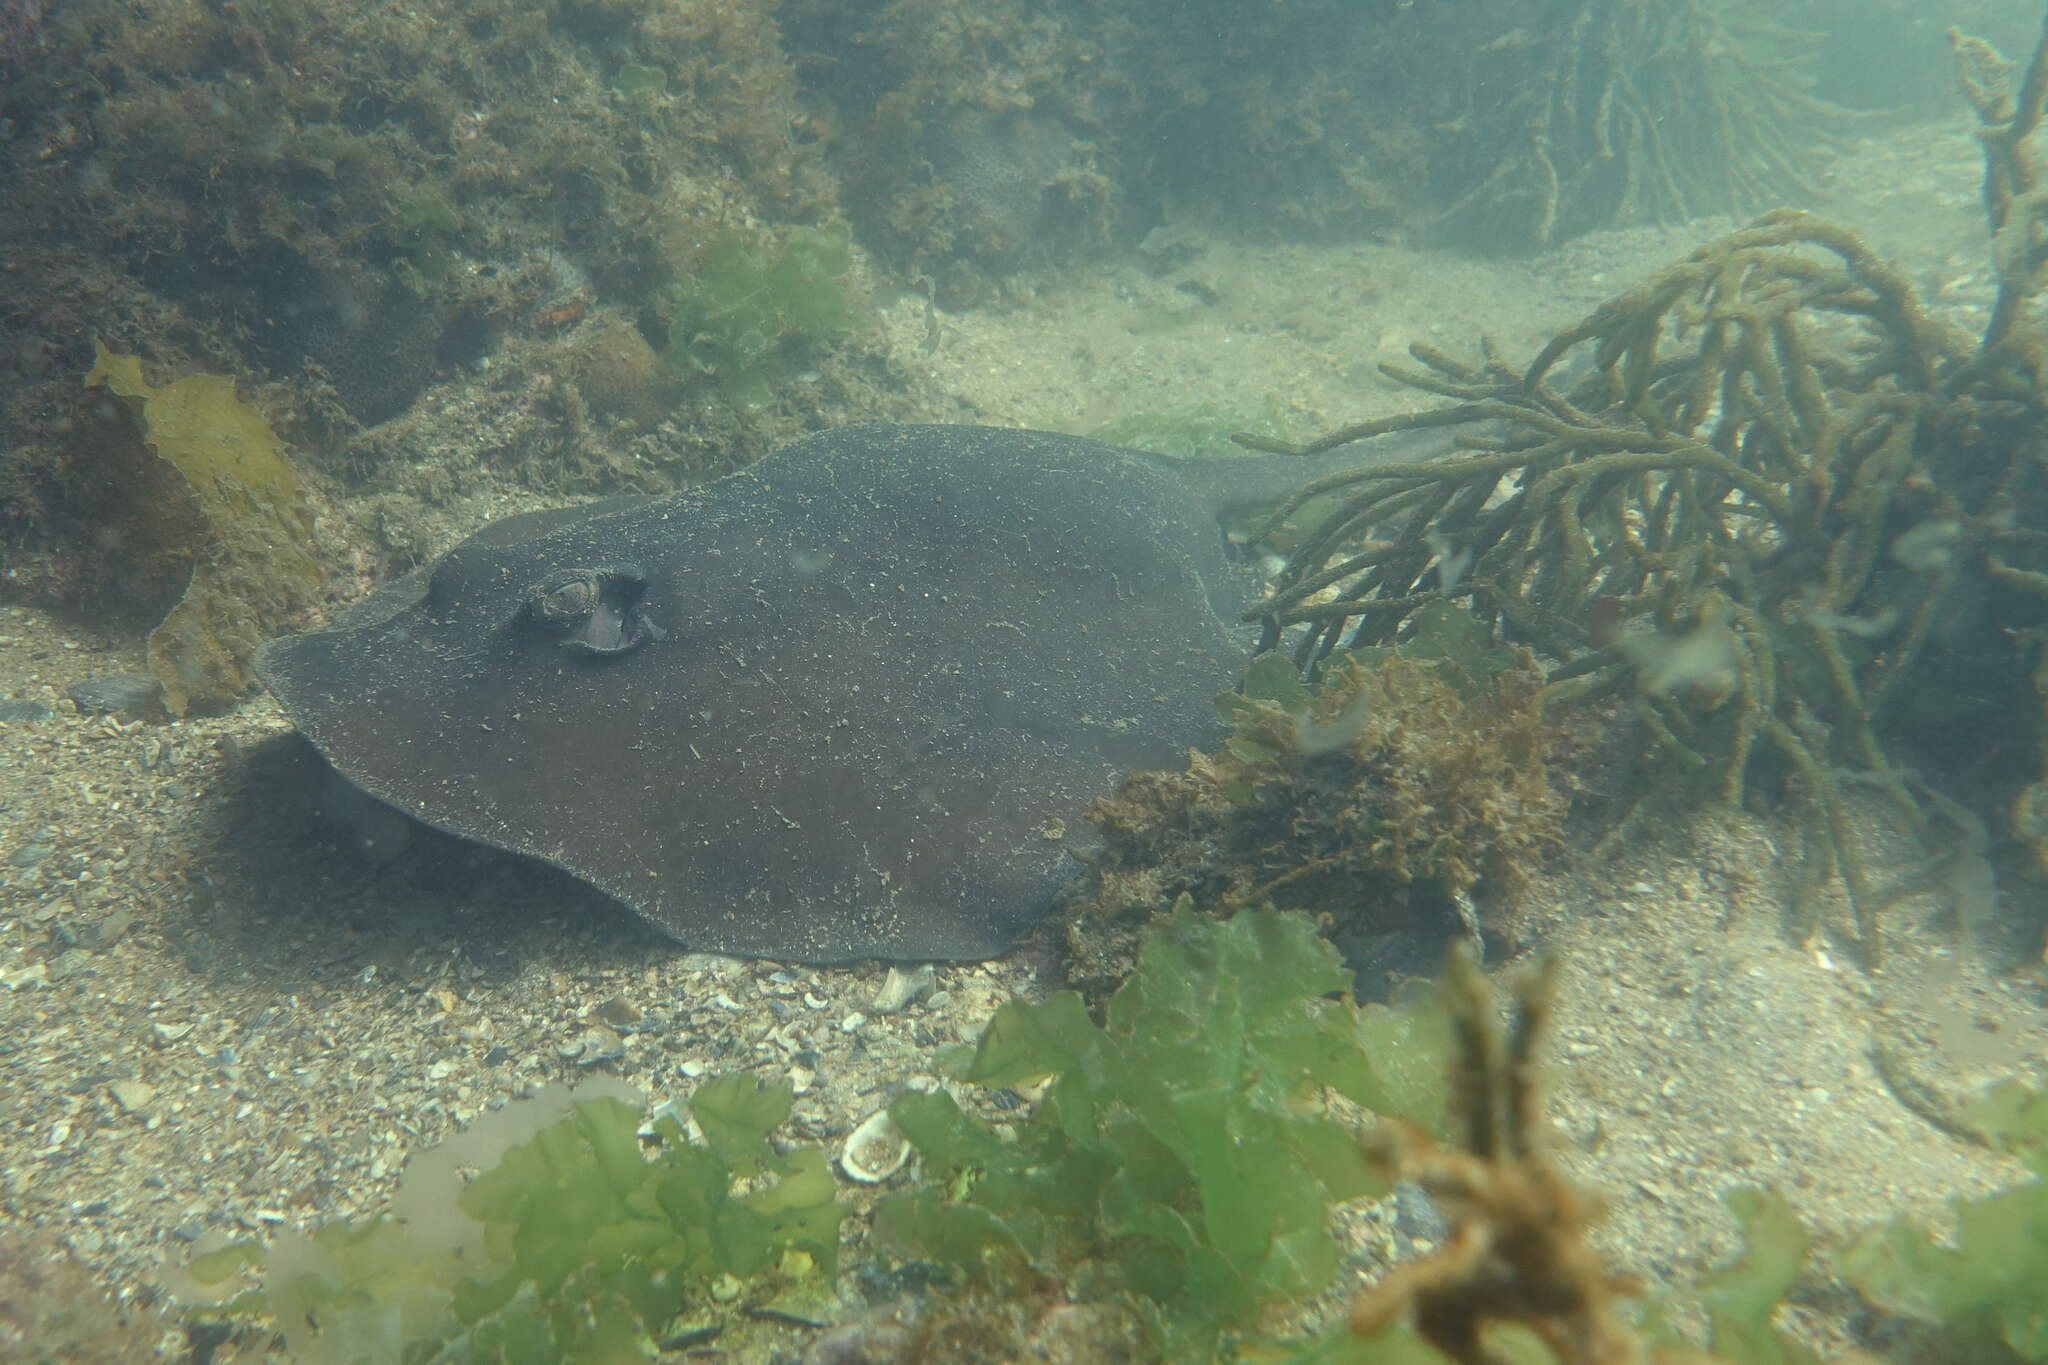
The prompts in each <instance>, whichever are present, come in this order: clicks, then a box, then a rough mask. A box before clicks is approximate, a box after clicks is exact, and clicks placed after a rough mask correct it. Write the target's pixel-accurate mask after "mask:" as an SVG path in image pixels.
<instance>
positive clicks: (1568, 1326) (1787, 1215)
mask: <svg viewBox="0 0 2048 1365" xmlns="http://www.w3.org/2000/svg"><path fill="white" fill-rule="evenodd" d="M1556 991H1557V973H1556V970H1555V964H1554V963H1548V962H1546V963H1545V964H1544V965H1543V966H1542V967H1541V968H1540V969H1539V970H1538V971H1536V972H1535V973H1534V974H1532V975H1531V976H1529V977H1527V978H1525V979H1524V981H1523V983H1522V985H1521V987H1520V988H1519V990H1518V992H1517V994H1516V998H1515V1009H1514V1016H1513V1022H1512V1023H1511V1025H1510V1026H1509V1027H1508V1028H1507V1029H1506V1030H1505V1031H1503V1030H1502V1028H1501V1026H1500V1024H1499V1022H1498V1020H1497V1019H1496V1017H1495V1014H1494V1009H1493V999H1492V991H1491V990H1490V989H1489V988H1488V986H1487V981H1486V977H1485V975H1484V974H1483V973H1482V972H1481V971H1480V970H1479V964H1478V962H1477V961H1476V960H1475V959H1474V958H1473V956H1472V954H1471V952H1470V950H1469V949H1468V948H1465V947H1464V946H1462V945H1461V946H1460V947H1459V948H1458V949H1457V950H1455V951H1454V952H1453V953H1452V955H1451V959H1450V962H1449V965H1448V967H1447V969H1446V971H1445V974H1444V981H1443V986H1442V989H1441V997H1442V1000H1443V1008H1444V1013H1445V1015H1446V1016H1447V1017H1448V1020H1449V1024H1450V1030H1451V1036H1452V1038H1453V1040H1454V1042H1455V1053H1454V1056H1453V1057H1452V1059H1451V1064H1450V1070H1451V1125H1450V1131H1451V1134H1452V1136H1453V1138H1454V1139H1455V1142H1454V1145H1449V1146H1447V1145H1445V1144H1443V1143H1441V1142H1439V1141H1437V1140H1436V1139H1435V1138H1433V1137H1431V1136H1430V1135H1429V1134H1428V1133H1426V1132H1424V1131H1423V1130H1422V1129H1420V1128H1418V1127H1416V1126H1415V1125H1414V1124H1412V1123H1407V1122H1403V1121H1401V1120H1398V1119H1391V1120H1384V1121H1383V1122H1382V1124H1381V1126H1380V1128H1379V1129H1378V1131H1377V1132H1376V1133H1375V1135H1374V1136H1373V1137H1372V1138H1370V1139H1368V1141H1367V1153H1368V1155H1369V1156H1370V1157H1371V1158H1372V1159H1373V1161H1374V1162H1375V1164H1376V1165H1378V1166H1379V1167H1380V1168H1381V1169H1383V1170H1385V1171H1386V1172H1387V1173H1388V1174H1389V1175H1391V1176H1392V1177H1394V1178H1395V1179H1400V1180H1412V1181H1415V1182H1416V1183H1417V1184H1419V1185H1421V1186H1422V1187H1423V1188H1424V1189H1425V1190H1427V1191H1428V1192H1429V1193H1430V1195H1431V1196H1432V1197H1433V1198H1434V1199H1435V1201H1436V1204H1437V1207H1438V1208H1439V1209H1440V1210H1441V1211H1442V1213H1443V1215H1444V1217H1445V1219H1446V1221H1447V1222H1448V1224H1449V1228H1450V1233H1449V1236H1448V1237H1446V1238H1445V1239H1444V1240H1443V1241H1442V1242H1441V1243H1440V1244H1438V1245H1437V1246H1436V1247H1435V1248H1433V1249H1432V1250H1430V1251H1428V1252H1426V1253H1425V1254H1423V1255H1422V1256H1420V1257H1419V1258H1417V1259H1416V1260H1413V1261H1409V1262H1407V1263H1406V1264H1403V1265H1400V1266H1397V1267H1395V1269H1394V1270H1392V1271H1391V1272H1389V1273H1388V1274H1387V1275H1386V1276H1384V1277H1383V1278H1382V1279H1380V1281H1379V1282H1378V1283H1376V1284H1374V1285H1373V1286H1371V1287H1370V1288H1368V1289H1367V1290H1366V1291H1365V1292H1364V1293H1363V1294H1361V1295H1359V1297H1358V1298H1357V1299H1356V1300H1355V1301H1354V1302H1353V1303H1352V1305H1351V1312H1350V1324H1351V1330H1352V1331H1353V1332H1355V1333H1357V1334H1358V1335H1359V1336H1361V1337H1368V1338H1378V1337H1380V1335H1381V1334H1382V1333H1386V1332H1388V1331H1389V1330H1390V1329H1392V1328H1394V1327H1395V1325H1396V1324H1397V1323H1399V1322H1401V1321H1402V1320H1403V1319H1408V1318H1412V1319H1413V1322H1414V1328H1415V1331H1416V1333H1417V1335H1419V1336H1420V1337H1421V1338H1422V1339H1423V1340H1424V1341H1427V1342H1428V1343H1429V1344H1430V1345H1432V1346H1434V1347H1435V1348H1436V1349H1437V1350H1438V1351H1441V1352H1442V1353H1443V1354H1444V1356H1446V1357H1447V1358H1448V1359H1449V1360H1450V1361H1452V1362H1453V1365H1508V1362H1510V1361H1521V1360H1527V1359H1529V1358H1530V1356H1529V1355H1527V1354H1525V1353H1524V1352H1522V1351H1508V1350H1505V1349H1503V1347H1502V1344H1501V1343H1500V1342H1499V1341H1498V1339H1497V1333H1498V1331H1499V1329H1500V1328H1503V1327H1506V1326H1510V1325H1512V1326H1513V1327H1516V1328H1518V1329H1520V1330H1521V1331H1524V1332H1527V1333H1529V1334H1532V1335H1533V1336H1535V1337H1536V1338H1537V1339H1538V1340H1540V1341H1541V1342H1542V1343H1543V1344H1544V1345H1545V1346H1546V1347H1548V1348H1549V1351H1550V1354H1551V1356H1552V1357H1554V1359H1555V1360H1556V1361H1557V1362H1558V1365H1718V1363H1719V1362H1723V1361H1742V1362H1753V1363H1754V1365H1795V1362H1799V1363H1808V1362H1812V1361H1813V1360H1814V1359H1815V1358H1814V1357H1813V1356H1812V1355H1811V1354H1810V1353H1809V1352H1807V1351H1806V1350H1805V1349H1804V1348H1803V1347H1801V1346H1798V1345H1797V1344H1795V1343H1792V1342H1789V1341H1787V1340H1785V1339H1784V1338H1782V1337H1781V1336H1779V1334H1778V1333H1777V1331H1776V1329H1775V1328H1773V1326H1772V1325H1771V1316H1772V1313H1773V1312H1774V1311H1775V1309H1776V1306H1777V1304H1778V1302H1779V1300H1780V1299H1782V1298H1783V1297H1784V1295H1785V1292H1786V1290H1788V1289H1789V1288H1790V1287H1791V1285H1792V1282H1793V1280H1794V1279H1795V1278H1797V1276H1798V1274H1799V1271H1800V1268H1801V1266H1802V1265H1803V1264H1804V1261H1805V1257H1806V1238H1805V1235H1804V1234H1803V1233H1802V1232H1801V1231H1800V1229H1799V1222H1798V1219H1797V1217H1796V1216H1795V1215H1794V1214H1793V1213H1792V1211H1791V1210H1790V1209H1789V1208H1788V1207H1787V1206H1786V1205H1785V1204H1784V1203H1783V1202H1781V1201H1779V1200H1777V1199H1775V1198H1773V1197H1771V1196H1769V1195H1764V1194H1760V1193H1758V1192H1757V1191H1755V1190H1736V1191H1733V1192H1732V1193H1731V1194H1730V1195H1729V1197H1728V1204H1729V1206H1730V1208H1731V1209H1732V1210H1733V1211H1734V1213H1735V1216H1736V1218H1737V1219H1738V1220H1739V1221H1740V1222H1741V1224H1742V1227H1743V1231H1744V1233H1745V1234H1746V1238H1747V1241H1748V1243H1749V1250H1748V1254H1747V1255H1746V1256H1745V1257H1744V1258H1742V1259H1740V1260H1737V1261H1735V1262H1733V1263H1731V1264H1729V1265H1725V1266H1722V1267H1720V1268H1719V1269H1717V1270H1716V1271H1715V1272H1714V1273H1713V1274H1712V1275H1710V1276H1709V1277H1708V1278H1707V1279H1706V1280H1704V1281H1702V1282H1701V1284H1700V1285H1699V1286H1698V1289H1697V1293H1696V1296H1697V1298H1698V1299H1699V1301H1700V1304H1701V1306H1702V1308H1703V1309H1704V1310H1705V1317H1706V1320H1707V1322H1708V1325H1709V1330H1710V1335H1711V1337H1712V1343H1711V1344H1712V1346H1713V1348H1714V1350H1715V1352H1716V1354H1713V1355H1709V1354H1706V1353H1704V1352H1701V1351H1698V1350H1695V1349H1693V1348H1691V1347H1688V1346H1685V1345H1682V1344H1678V1343H1677V1342H1676V1341H1675V1340H1662V1341H1660V1342H1659V1344H1654V1345H1653V1344H1652V1341H1651V1340H1650V1339H1646V1337H1645V1336H1644V1335H1643V1334H1640V1333H1639V1332H1638V1331H1637V1330H1636V1329H1635V1328H1633V1327H1631V1326H1629V1325H1628V1324H1627V1323H1626V1322H1625V1321H1624V1320H1623V1318H1622V1316H1621V1315H1620V1314H1619V1313H1618V1312H1617V1310H1616V1300H1617V1299H1618V1298H1620V1297H1622V1296H1624V1295H1633V1294H1636V1293H1638V1292H1639V1290H1638V1287H1637V1286H1636V1285H1635V1284H1634V1282H1633V1281H1632V1280H1631V1279H1630V1278H1629V1277H1627V1276H1621V1275H1616V1274H1614V1273H1612V1272H1611V1271H1609V1270H1608V1269H1607V1266H1606V1263H1605V1261H1604V1260H1603V1258H1602V1257H1601V1256H1600V1254H1599V1253H1598V1252H1597V1251H1596V1250H1595V1249H1594V1248H1593V1245H1592V1244H1591V1242H1590V1241H1589V1240H1588V1233H1589V1232H1590V1231H1591V1230H1592V1228H1593V1227H1594V1226H1595V1225H1596V1224H1597V1223H1598V1222H1599V1220H1600V1217H1601V1202H1600V1200H1599V1199H1598V1197H1597V1196H1595V1195H1593V1194H1592V1193H1591V1192H1589V1191H1587V1190H1585V1189H1583V1188H1581V1187H1580V1186H1579V1185H1578V1184H1576V1183H1575V1182H1574V1181H1573V1180H1572V1179H1571V1178H1570V1176H1569V1175H1567V1174H1566V1172H1565V1171H1564V1170H1563V1169H1562V1168H1561V1167H1560V1166H1559V1165H1558V1163H1557V1162H1556V1160H1555V1159H1554V1158H1553V1156H1552V1155H1551V1139H1550V1129H1549V1124H1548V1122H1547V1121H1546V1120H1545V1118H1544V1114H1543V1086H1542V1081H1541V1077H1540V1075H1539V1064H1540V1059H1539V1053H1540V1051H1541V1048H1542V1044H1543V1041H1544V1035H1545V1031H1546V1029H1547V1028H1548V1025H1549V1020H1550V1013H1551V1008H1552V1004H1553V1002H1554V999H1555V995H1556ZM1656 1317H1657V1314H1656V1313H1655V1312H1654V1311H1653V1313H1652V1314H1651V1318H1652V1320H1653V1321H1654V1320H1655V1318H1656ZM1668 1335H1669V1334H1668V1333H1666V1332H1663V1331H1661V1330H1660V1331H1657V1332H1653V1333H1651V1334H1650V1337H1651V1338H1665V1337H1668ZM1370 1358H1377V1357H1376V1356H1372V1357H1370Z"/></svg>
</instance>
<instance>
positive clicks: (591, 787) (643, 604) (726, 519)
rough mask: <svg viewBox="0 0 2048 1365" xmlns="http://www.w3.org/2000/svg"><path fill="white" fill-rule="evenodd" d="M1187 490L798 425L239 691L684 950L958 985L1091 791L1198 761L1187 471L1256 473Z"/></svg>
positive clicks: (1024, 450)
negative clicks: (269, 703) (905, 969)
mask: <svg viewBox="0 0 2048 1365" xmlns="http://www.w3.org/2000/svg"><path fill="white" fill-rule="evenodd" d="M1205 464H1206V465H1207V466H1209V468H1208V469H1207V470H1205V471H1201V472H1197V471H1195V470H1191V469H1188V468H1185V467H1183V466H1181V465H1179V464H1178V463H1177V462H1175V461H1171V460H1166V459H1162V458H1160V457H1156V456H1151V455H1147V454H1144V453H1143V452H1139V451H1133V450H1125V449H1121V448H1118V447H1114V446H1105V445H1101V444H1098V443H1095V442H1091V441H1083V440H1077V439H1074V438H1070V437H1065V436H1056V435H1049V434H1044V433H1037V432H1022V431H1002V430H992V429H986V428H976V427H889V426H873V427H858V428H851V429H843V430H837V431H828V432H823V433H820V434H818V435H814V436H810V437H807V438H805V439H803V440H800V441H797V442H796V443H795V444H793V445H790V446H787V447H784V448H783V449H781V450H779V451H777V452H775V453H774V454H772V455H770V456H769V457H768V458H766V459H764V460H762V461H761V462H760V463H758V464H756V465H754V466H752V467H751V468H749V469H746V470H743V471H741V472H739V473H737V474H733V475H730V476H728V477H726V478H723V479H720V480H718V481H716V482H714V483H710V484H707V485H704V486H703V487H700V488H696V489H692V490H690V491H688V492H685V493H679V494H676V495H674V496H670V497H664V498H657V499H647V500H635V501H634V502H632V503H631V504H630V505H626V506H624V507H623V508H622V507H621V505H620V504H618V503H613V504H608V505H606V506H605V507H602V508H599V509H596V510H592V511H587V512H581V513H570V514H545V515H542V516H539V517H529V518H514V519H513V520H511V521H509V522H504V523H498V524H495V525H493V526H491V527H487V528H485V530H484V531H482V532H480V533H479V534H478V535H477V536H476V537H474V538H472V539H471V540H469V541H467V542H465V543H464V544H463V545H461V546H459V547H458V548H457V549H456V550H454V551H453V552H452V553H450V554H449V555H448V556H447V558H445V559H444V560H442V561H441V562H440V564H439V565H438V566H437V567H435V568H434V570H433V571H432V573H431V577H427V576H424V575H423V576H422V580H423V583H424V594H423V595H422V593H421V591H420V589H419V588H418V587H415V588H414V589H413V590H412V591H410V592H409V593H408V592H403V591H401V592H399V593H396V594H394V593H391V592H389V591H388V590H387V592H386V594H385V595H384V602H383V604H382V605H381V606H370V607H367V608H365V609H361V610H358V611H357V612H354V613H351V616H350V618H348V619H346V620H344V622H343V623H342V626H341V627H340V628H338V629H335V630H330V631H324V632H320V633H316V634H309V635H300V636H295V637H292V638H288V639H283V640H277V641H273V642H272V643H271V644H269V645H268V646H267V647H266V648H265V649H264V650H263V652H262V655H261V659H260V662H259V672H260V673H261V675H262V677H263V680H264V681H265V682H266V683H267V684H269V686H270V689H271V690H272V691H273V692H275V693H276V694H277V696H278V698H279V699H280V700H281V701H282V702H283V703H284V706H285V709H286V710H288V711H289V712H290V713H291V716H292V719H293V720H294V721H296V722H297V724H298V726H299V729H300V730H301V731H303V732H304V733H305V734H306V735H307V737H308V738H310V739H311V740H312V741H313V743H314V744H316V745H318V746H319V748H320V750H321V751H322V752H323V753H324V754H325V755H326V756H327V758H328V759H329V761H331V762H332V763H333V764H334V766H335V767H336V768H338V769H339V770H340V771H341V772H342V773H343V774H344V775H346V776H347V777H348V778H350V779H351V780H352V781H354V782H355V783H357V784H358V785H360V786H361V787H363V788H364V789H366V790H367V791H369V792H370V793H372V794H373V795H375V796H378V797H380V798H382V799H383V800H385V801H388V802H390V803H391V804H392V805H394V806H396V807H398V808H399V809H401V810H404V811H407V812H409V813H411V814H412V815H414V816H417V817H418V818H419V819H421V820H424V821H426V822H428V823H429V824H433V825H437V826H439V827H441V828H442V829H446V830H450V831H452V832H454V833H456V834H459V835H463V836H466V837H468V838H471V839H476V840H481V841H483V842H485V843H489V844H495V845H497V846H499V847H501V848H506V849H511V850H514V851H516V852H519V853H524V854H530V855H532V856H534V857H537V858H541V859H544V860H546V861H547V862H550V863H554V864H556V865H557V866H560V867H563V868H566V869H567V870H569V871H570V872H572V873H575V874H576V875H577V876H579V877H582V878H584V879H586V880H588V881H590V882H592V883H594V884H595V885H597V886H598V887H600V888H602V889H603V890H605V891H606V892H609V893H610V894H611V895H612V896H614V897H616V898H617V899H619V900H621V901H624V902H625V903H626V904H627V905H628V906H631V907H632V908H633V909H634V910H637V911H638V912H639V913H641V914H642V915H644V916H646V917H647V918H648V919H650V920H652V921H654V922H655V923H656V924H658V925H660V926H661V927H662V928H663V929H665V930H667V931H668V932H669V933H671V934H673V935H674V936H675V937H676V938H678V939H680V940H682V941H683V942H684V943H686V944H688V945H690V946H691V947H694V948H701V949H709V950H716V951H722V952H731V953H744V954H750V955H756V956H765V957H779V958H790V959H798V960H804V961H812V962H833V961H844V960H847V959H850V958H857V957H867V956H874V957H884V958H974V957H984V956H987V955H989V954H992V953H996V952H1000V951H1002V950H1003V949H1004V948H1005V947H1006V946H1007V945H1008V944H1009V943H1010V942H1011V941H1012V940H1013V939H1014V938H1015V937H1016V935H1017V934H1018V933H1019V932H1021V931H1022V930H1023V929H1025V928H1026V927H1028V926H1029V925H1030V924H1031V923H1032V922H1033V921H1034V920H1035V919H1037V918H1038V917H1039V916H1040V915H1041V914H1042V913H1044V911H1045V910H1046V909H1047V908H1048V906H1049V905H1050V903H1051V898H1052V894H1053V891H1054V888H1055V887H1056V886H1057V885H1058V883H1059V882H1060V881H1061V880H1062V879H1063V878H1064V877H1066V876H1067V875H1069V874H1070V873H1071V872H1072V871H1073V864H1072V863H1071V861H1070V860H1069V859H1068V855H1067V854H1066V852H1065V851H1064V848H1063V845H1064V843H1065V842H1066V841H1067V840H1070V839H1078V838H1080V837H1081V836H1083V835H1084V834H1085V832H1086V827H1085V816H1086V813H1087V810H1088V807H1089V804H1090V802H1091V801H1093V799H1094V798H1095V797H1096V796H1098V795H1102V794H1105V793H1107V792H1108V791H1110V790H1111V788H1112V786H1113V785H1114V783H1115V782H1116V780H1117V779H1118V778H1119V777H1120V776H1122V775H1126V774H1128V773H1131V772H1133V771H1136V770H1138V769H1142V768H1151V767H1178V766H1180V765H1181V764H1182V763H1183V762H1185V760H1186V755H1187V750H1188V746H1190V745H1205V744H1210V743H1213V742H1214V741H1216V740H1217V739H1218V737H1219V724H1218V721H1217V719H1216V715H1215V710H1214V699H1215V696H1216V693H1217V691H1218V690H1219V689H1220V688H1224V687H1228V686H1231V685H1232V684H1233V683H1234V682H1235V681H1236V680H1237V678H1238V676H1239V675H1240V673H1241V671H1242V668H1243V665H1244V662H1245V659H1246V657H1247V653H1248V649H1249V646H1250V643H1251V641H1252V635H1251V634H1249V633H1247V631H1246V628H1245V627H1242V626H1240V625H1237V624H1235V623H1234V620H1233V618H1234V617H1235V615H1236V612H1237V610H1238V608H1239V606H1240V605H1241V604H1242V603H1243V602H1244V601H1245V600H1247V588H1246V584H1245V583H1244V581H1243V577H1242V573H1241V570H1240V569H1239V568H1238V567H1237V565H1235V564H1234V563H1233V561H1232V556H1231V554H1230V552H1229V548H1228V546H1227V544H1226V541H1225V538H1224V536H1223V533H1222V531H1221V529H1220V527H1219V524H1218V522H1217V519H1216V514H1217V510H1218V509H1217V506H1216V503H1217V502H1218V501H1219V499H1220V497H1221V494H1220V493H1219V491H1218V490H1219V476H1217V475H1216V473H1215V469H1216V468H1217V467H1219V466H1228V467H1229V468H1228V469H1227V470H1225V471H1224V472H1223V474H1222V475H1221V476H1220V478H1221V479H1223V480H1227V481H1228V482H1229V483H1230V484H1232V485H1235V486H1237V487H1240V488H1242V487H1246V486H1248V485H1252V484H1257V483H1264V484H1266V485H1267V486H1268V487H1269V489H1270V486H1271V485H1272V483H1273V482H1274V480H1275V477H1276V470H1275V462H1274V461H1272V460H1270V459H1265V458H1260V459H1248V460H1245V461H1242V462H1240V461H1235V460H1232V461H1210V462H1205ZM1294 468H1295V469H1297V470H1298V469H1300V466H1299V465H1298V464H1297V465H1295V466H1294ZM394 601H395V602H396V603H398V608H397V610H396V611H395V614H393V612H392V607H391V604H392V602H394Z"/></svg>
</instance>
